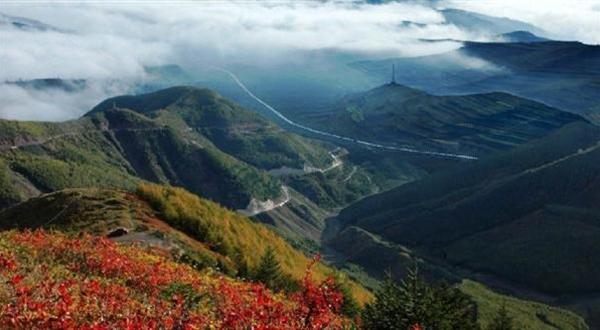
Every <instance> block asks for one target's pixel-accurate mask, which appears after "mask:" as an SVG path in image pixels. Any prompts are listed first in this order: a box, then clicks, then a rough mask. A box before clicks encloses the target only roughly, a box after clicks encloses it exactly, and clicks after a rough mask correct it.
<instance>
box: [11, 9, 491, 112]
mask: <svg viewBox="0 0 600 330" xmlns="http://www.w3.org/2000/svg"><path fill="white" fill-rule="evenodd" d="M0 11H1V12H2V13H3V14H5V15H4V16H2V20H0V22H5V23H4V24H2V23H0V38H1V39H2V47H0V68H2V69H0V81H15V80H19V79H23V80H29V79H38V78H62V79H86V80H88V81H92V82H93V83H92V84H90V86H95V87H93V89H89V88H92V87H86V90H84V91H83V92H80V93H76V94H73V93H70V95H65V96H64V97H58V96H57V95H56V93H61V91H59V90H57V91H56V92H54V93H51V94H48V93H34V92H31V91H19V87H17V86H14V85H12V86H7V85H1V86H0V97H2V98H3V99H8V100H11V102H5V103H4V104H3V105H2V106H1V108H0V117H3V118H18V119H37V120H63V119H67V118H74V117H77V116H79V115H81V114H82V113H84V112H85V111H86V110H87V109H89V108H90V107H91V106H93V105H94V104H95V103H97V102H99V101H100V100H102V99H103V98H105V97H107V96H111V94H109V93H115V92H124V91H126V89H127V88H126V86H127V85H132V84H136V83H139V82H143V81H144V80H145V79H147V78H148V77H147V74H146V72H145V70H144V67H146V66H152V65H161V64H169V63H176V64H179V65H181V66H183V67H184V68H186V69H189V70H193V67H194V66H197V65H214V64H217V65H227V64H228V63H233V62H236V63H240V62H241V63H244V62H248V63H259V62H262V63H272V62H274V61H285V60H287V59H291V58H294V56H293V55H294V54H295V53H297V52H306V51H313V50H331V49H335V50H339V51H344V52H351V53H354V54H362V55H363V56H364V57H365V58H368V57H391V56H419V55H429V54H435V53H441V52H446V51H449V50H452V49H456V48H458V47H460V43H459V42H455V41H450V40H487V39H488V38H490V37H491V36H489V35H485V34H482V33H476V32H472V31H464V30H461V29H459V28H458V27H456V26H454V25H452V24H447V23H446V22H445V21H444V17H443V15H442V14H441V13H440V12H439V11H437V10H435V9H434V8H431V7H428V6H425V5H423V4H417V3H414V2H401V3H388V4H384V5H377V6H375V5H366V4H357V3H356V2H325V3H323V2H304V1H302V2H292V1H289V2H247V1H239V2H223V1H203V2H169V3H168V4H167V3H156V2H149V3H145V2H131V1H126V2H123V3H119V2H108V3H105V4H103V3H98V2H93V3H62V2H61V3H54V4H52V3H47V4H44V3H42V4H40V3H35V4H31V3H30V4H27V3H25V4H18V3H7V4H3V5H2V7H1V8H0ZM6 15H9V16H6ZM11 17H12V18H11ZM15 17H25V18H28V19H32V20H37V21H39V22H43V23H44V24H48V25H49V26H50V27H54V28H48V26H47V25H44V24H38V23H36V22H35V21H24V22H22V23H23V24H21V25H19V27H17V26H15V24H11V22H10V20H11V19H13V18H15ZM36 24H37V25H36ZM422 39H448V41H443V42H435V43H432V42H426V41H423V40H422ZM115 80H119V81H122V82H124V83H123V84H121V85H118V87H115V84H114V81H115ZM102 82H106V83H102ZM103 84H104V85H103ZM106 84H108V85H106ZM105 85H106V86H105ZM50 96H52V98H50ZM69 98H79V99H78V100H72V101H71V102H68V103H67V104H66V105H65V106H62V105H59V106H58V107H54V109H53V106H51V105H49V104H52V103H53V104H58V103H60V100H67V99H69ZM57 99H58V103H57V101H56V100H57ZM42 104H45V106H43V107H42ZM40 107H41V108H40ZM26 109H29V110H26ZM37 109H40V110H37ZM32 114H35V116H33V117H32Z"/></svg>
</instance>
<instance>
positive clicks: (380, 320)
mask: <svg viewBox="0 0 600 330" xmlns="http://www.w3.org/2000/svg"><path fill="white" fill-rule="evenodd" d="M402 307H403V306H402V302H401V301H400V287H399V285H398V284H397V283H396V282H395V281H394V279H393V278H392V275H391V274H390V273H387V274H386V277H385V280H384V281H383V283H382V284H381V287H380V288H379V290H377V292H375V300H374V301H373V302H372V303H371V304H368V305H367V306H365V309H364V311H363V315H362V316H363V324H364V327H365V329H373V330H384V329H402V328H403V329H408V325H407V323H406V322H405V321H404V320H403V315H401V314H400V311H401V310H402Z"/></svg>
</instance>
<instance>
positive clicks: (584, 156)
mask: <svg viewBox="0 0 600 330" xmlns="http://www.w3.org/2000/svg"><path fill="white" fill-rule="evenodd" d="M599 205H600V128H598V127H596V126H592V125H589V124H584V123H574V124H570V125H567V126H565V127H564V128H562V129H560V130H557V131H556V132H554V133H552V134H551V135H549V136H547V137H545V138H543V139H539V140H536V141H533V142H531V143H529V144H526V145H523V146H521V147H518V148H516V149H513V150H511V151H509V152H506V153H500V154H496V155H495V156H492V157H488V158H486V159H482V160H481V161H479V162H476V163H472V164H466V165H463V166H462V167H460V168H456V169H454V170H450V171H447V172H445V173H438V174H436V175H433V176H431V177H429V178H426V179H423V180H421V181H417V182H415V183H411V184H407V185H404V186H401V187H399V188H396V189H393V190H391V191H388V192H385V193H383V194H380V195H375V196H372V197H369V198H366V199H364V200H362V201H360V202H358V203H356V204H354V205H352V206H351V207H349V208H347V209H345V210H343V211H342V213H341V215H340V218H341V219H342V221H343V222H344V223H345V224H346V225H350V224H352V225H356V226H359V227H362V228H365V229H367V230H368V231H370V232H373V233H376V234H378V235H381V236H383V237H385V238H386V239H388V240H390V241H394V242H397V243H401V244H404V245H407V246H408V247H411V248H415V249H418V250H419V251H423V252H425V253H426V254H427V255H429V256H431V257H434V258H440V259H443V260H445V261H446V262H449V263H452V264H456V265H460V266H463V267H467V268H471V269H475V270H480V271H483V272H488V273H492V274H494V275H498V276H500V277H502V278H505V279H509V280H511V281H514V282H516V283H521V284H524V285H527V286H529V287H531V288H535V289H537V290H541V291H545V292H548V293H552V294H578V293H586V294H589V293H590V292H599V291H600V281H599V280H598V279H600V273H598V269H597V267H594V266H593V265H594V264H596V263H597V262H598V260H597V257H596V256H598V255H599V252H600V251H599V250H598V245H597V242H598V240H599V239H600V223H599V222H598V219H600V208H599Z"/></svg>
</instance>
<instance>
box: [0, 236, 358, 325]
mask: <svg viewBox="0 0 600 330" xmlns="http://www.w3.org/2000/svg"><path fill="white" fill-rule="evenodd" d="M315 262H317V260H315ZM311 267H312V265H311V266H309V268H308V270H307V273H306V276H305V278H304V280H303V281H302V288H301V290H300V291H299V292H297V293H294V294H291V295H288V296H285V295H283V294H274V293H273V292H271V291H270V290H268V289H266V288H265V287H264V286H263V285H260V284H252V283H246V282H241V281H237V280H233V279H229V278H226V277H223V276H221V275H220V274H217V273H212V272H209V271H206V272H198V271H196V270H194V269H192V268H191V267H188V266H187V265H183V264H179V263H176V262H174V261H173V260H172V259H171V257H170V255H169V253H168V252H167V251H164V250H158V249H149V248H142V247H140V246H123V245H118V244H115V243H113V242H112V241H110V240H107V239H104V238H98V237H92V236H89V235H84V236H82V237H80V238H70V237H68V236H66V235H64V234H60V233H46V232H43V231H35V232H16V231H10V232H4V233H0V328H2V329H11V328H14V329H23V328H26V329H114V328H119V329H205V328H210V329H250V328H252V329H282V328H285V329H336V328H342V327H344V326H346V325H348V320H346V319H345V318H344V317H342V316H340V314H339V308H340V306H341V304H342V295H341V294H340V293H339V292H337V291H336V290H334V289H333V288H334V287H335V286H334V283H333V281H332V280H331V279H328V280H326V281H324V282H323V283H319V284H317V283H314V282H313V281H312V279H311Z"/></svg>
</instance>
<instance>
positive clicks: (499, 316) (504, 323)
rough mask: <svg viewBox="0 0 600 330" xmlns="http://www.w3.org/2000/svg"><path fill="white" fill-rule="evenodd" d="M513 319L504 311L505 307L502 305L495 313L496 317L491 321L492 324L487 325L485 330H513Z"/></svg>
mask: <svg viewBox="0 0 600 330" xmlns="http://www.w3.org/2000/svg"><path fill="white" fill-rule="evenodd" d="M514 328H515V327H514V325H513V319H512V317H511V316H510V315H509V314H508V311H507V310H506V305H505V304H502V307H500V309H499V310H498V312H497V313H496V316H495V317H494V319H493V320H492V323H490V325H488V327H487V330H513V329H514Z"/></svg>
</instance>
